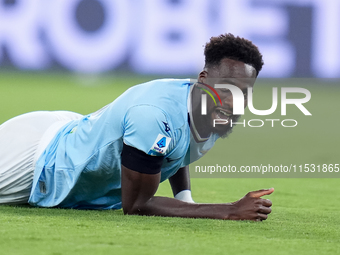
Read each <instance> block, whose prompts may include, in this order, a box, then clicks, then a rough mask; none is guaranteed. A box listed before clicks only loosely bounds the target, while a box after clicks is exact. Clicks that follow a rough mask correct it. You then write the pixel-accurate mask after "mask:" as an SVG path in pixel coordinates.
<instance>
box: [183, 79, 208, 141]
mask: <svg viewBox="0 0 340 255" xmlns="http://www.w3.org/2000/svg"><path fill="white" fill-rule="evenodd" d="M195 84H196V83H194V84H193V85H191V86H190V91H189V96H188V113H189V118H190V119H189V123H190V129H191V130H192V131H193V135H194V137H195V138H196V139H197V141H198V142H200V143H201V142H206V141H208V140H209V138H210V136H211V135H210V136H209V137H207V138H202V137H201V136H200V134H199V133H198V131H197V129H196V126H195V122H194V118H193V117H192V104H191V98H192V90H193V88H194V86H195Z"/></svg>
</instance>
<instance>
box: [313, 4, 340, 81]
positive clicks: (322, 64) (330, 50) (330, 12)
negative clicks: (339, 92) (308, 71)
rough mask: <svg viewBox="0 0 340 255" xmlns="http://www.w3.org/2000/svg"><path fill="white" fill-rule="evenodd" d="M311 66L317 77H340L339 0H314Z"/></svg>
mask: <svg viewBox="0 0 340 255" xmlns="http://www.w3.org/2000/svg"><path fill="white" fill-rule="evenodd" d="M314 4H315V7H314V8H315V12H314V13H315V15H314V22H313V23H314V24H313V27H314V31H313V32H314V33H313V43H312V47H313V54H312V56H313V58H312V68H313V71H314V73H315V74H316V75H317V76H318V77H323V78H339V77H340V29H339V25H340V1H338V0H333V1H324V0H314Z"/></svg>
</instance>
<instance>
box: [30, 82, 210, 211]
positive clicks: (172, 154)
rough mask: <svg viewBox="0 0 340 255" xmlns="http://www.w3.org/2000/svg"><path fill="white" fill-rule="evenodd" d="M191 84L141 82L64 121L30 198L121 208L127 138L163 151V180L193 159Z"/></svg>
mask: <svg viewBox="0 0 340 255" xmlns="http://www.w3.org/2000/svg"><path fill="white" fill-rule="evenodd" d="M190 85H192V84H190V80H188V79H186V80H178V79H177V80H176V79H162V80H155V81H151V82H147V83H144V84H140V85H137V86H134V87H132V88H130V89H128V90H127V91H126V92H124V93H123V94H122V95H121V96H120V97H118V98H117V99H116V100H115V101H113V102H112V103H110V104H109V105H107V106H105V107H104V108H102V109H100V110H99V111H97V112H94V113H92V114H89V115H86V116H84V117H83V118H81V119H79V120H74V121H71V122H69V123H68V124H66V125H65V126H63V127H62V129H61V130H59V131H58V133H57V134H56V136H55V137H54V138H53V140H52V141H51V142H50V144H49V145H48V147H47V148H46V150H45V151H44V153H43V154H42V156H41V157H40V158H39V160H38V161H37V164H36V168H35V172H34V179H33V187H32V190H31V195H30V198H29V203H30V204H31V205H34V206H41V207H53V206H58V207H66V208H78V209H120V208H121V152H122V147H123V143H125V144H126V145H129V146H132V147H135V148H137V149H138V150H141V151H144V152H145V153H147V154H149V155H153V156H164V161H163V164H162V167H161V181H164V180H166V179H168V178H169V177H171V176H172V175H173V174H175V173H176V172H177V170H178V169H179V168H180V167H181V166H184V165H187V164H188V163H190V159H188V155H189V154H188V153H189V151H190V150H189V149H188V148H189V145H190V127H189V123H188V107H187V102H188V95H189V92H190ZM210 140H211V139H210ZM214 142H215V139H214V141H213V143H214ZM213 143H211V145H209V146H208V147H209V149H210V148H211V147H212V146H213ZM185 158H186V160H185ZM198 158H199V157H198Z"/></svg>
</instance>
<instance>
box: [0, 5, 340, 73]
mask: <svg viewBox="0 0 340 255" xmlns="http://www.w3.org/2000/svg"><path fill="white" fill-rule="evenodd" d="M339 26H340V1H338V0H327V1H325V0H276V1H273V0H237V1H236V0H215V1H211V0H49V1H45V0H1V1H0V45H1V50H0V70H13V69H14V70H33V71H46V70H49V71H51V70H61V71H66V72H80V73H91V74H93V73H94V74H98V73H111V72H114V71H117V72H128V73H130V72H133V73H136V74H143V75H144V74H148V75H185V76H189V75H193V74H197V73H198V72H199V71H200V70H201V68H202V67H203V61H204V56H203V47H204V44H205V43H206V42H207V41H208V40H209V38H210V37H211V36H216V35H219V34H221V33H226V32H230V33H233V34H235V35H239V36H242V37H245V38H247V39H250V40H252V41H253V42H254V43H255V44H256V45H258V46H259V48H260V50H261V52H262V53H263V55H264V60H265V66H264V69H263V72H262V73H261V74H260V77H271V78H283V77H320V78H339V77H340V29H339Z"/></svg>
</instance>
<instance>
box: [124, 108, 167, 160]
mask: <svg viewBox="0 0 340 255" xmlns="http://www.w3.org/2000/svg"><path fill="white" fill-rule="evenodd" d="M171 140H172V138H171V129H170V123H169V122H168V119H167V118H166V114H165V112H163V111H162V110H161V109H160V108H158V107H155V106H152V105H138V106H134V107H131V108H130V109H129V110H128V111H127V113H126V115H125V119H124V136H123V141H124V144H125V145H128V146H131V147H134V148H136V149H138V150H140V151H143V152H145V153H146V154H148V155H151V156H165V155H166V154H167V152H168V149H169V145H170V143H171Z"/></svg>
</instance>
